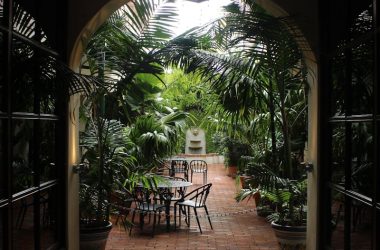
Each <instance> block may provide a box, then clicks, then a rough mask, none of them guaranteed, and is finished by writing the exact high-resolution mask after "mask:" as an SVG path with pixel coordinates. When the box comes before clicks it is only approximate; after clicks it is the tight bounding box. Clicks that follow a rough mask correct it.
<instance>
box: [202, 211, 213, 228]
mask: <svg viewBox="0 0 380 250" xmlns="http://www.w3.org/2000/svg"><path fill="white" fill-rule="evenodd" d="M204 208H205V211H206V215H207V219H208V222H210V227H211V229H212V230H214V229H213V228H212V224H211V219H210V215H209V214H208V210H207V207H206V206H204Z"/></svg>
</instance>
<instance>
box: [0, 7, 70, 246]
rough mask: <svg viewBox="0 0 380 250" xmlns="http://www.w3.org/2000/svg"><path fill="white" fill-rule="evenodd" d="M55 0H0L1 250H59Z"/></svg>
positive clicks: (58, 23) (61, 106) (60, 138)
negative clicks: (42, 0) (10, 7)
mask: <svg viewBox="0 0 380 250" xmlns="http://www.w3.org/2000/svg"><path fill="white" fill-rule="evenodd" d="M60 2H62V1H58V0H54V1H53V0H52V1H44V2H43V3H44V4H41V1H38V0H28V1H25V0H19V1H12V0H0V249H58V248H61V247H64V240H65V235H64V228H65V227H64V226H65V225H64V219H63V218H64V207H65V203H64V202H65V194H64V183H65V182H64V179H63V178H64V171H65V167H66V166H65V159H66V146H67V143H66V141H67V136H66V133H65V131H66V129H65V126H66V116H67V113H66V111H65V110H66V108H65V107H66V104H67V99H66V98H67V96H65V94H64V93H68V91H67V90H65V89H64V88H63V87H62V86H60V87H58V85H59V84H58V82H60V79H59V77H60V75H59V71H58V70H57V69H56V66H57V65H56V63H57V60H59V59H60V57H59V54H60V53H62V52H64V51H62V49H61V48H63V45H64V44H62V43H63V42H62V41H63V39H60V37H59V36H61V34H59V32H58V31H57V29H58V28H59V27H61V28H62V30H64V26H63V24H64V20H65V19H64V17H65V16H64V15H65V13H64V12H63V11H62V9H61V10H60V7H61V6H58V4H62V3H60ZM9 6H12V11H11V12H9V11H8V10H9ZM9 15H13V16H11V18H7V17H9ZM8 20H11V21H10V22H11V23H8ZM46 20H49V22H47V21H46ZM57 93H60V94H59V95H58V94H57Z"/></svg>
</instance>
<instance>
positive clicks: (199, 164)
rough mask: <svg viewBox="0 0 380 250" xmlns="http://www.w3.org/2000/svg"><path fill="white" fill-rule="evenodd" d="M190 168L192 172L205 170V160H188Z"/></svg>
mask: <svg viewBox="0 0 380 250" xmlns="http://www.w3.org/2000/svg"><path fill="white" fill-rule="evenodd" d="M190 169H191V171H193V172H205V171H207V162H205V161H204V160H192V161H191V162H190Z"/></svg>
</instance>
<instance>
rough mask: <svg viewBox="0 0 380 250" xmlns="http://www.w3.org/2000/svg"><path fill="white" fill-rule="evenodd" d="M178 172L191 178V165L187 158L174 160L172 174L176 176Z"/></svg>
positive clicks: (171, 168)
mask: <svg viewBox="0 0 380 250" xmlns="http://www.w3.org/2000/svg"><path fill="white" fill-rule="evenodd" d="M177 173H180V174H183V177H184V178H185V179H186V180H187V181H188V180H189V165H188V163H187V161H186V160H172V163H171V166H170V176H171V177H174V176H175V175H176V174H177Z"/></svg>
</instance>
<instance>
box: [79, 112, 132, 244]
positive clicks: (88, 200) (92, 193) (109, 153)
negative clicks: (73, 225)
mask: <svg viewBox="0 0 380 250" xmlns="http://www.w3.org/2000/svg"><path fill="white" fill-rule="evenodd" d="M125 129H126V128H125V127H124V126H123V125H122V124H121V123H120V122H118V121H116V120H107V119H103V118H101V117H97V119H90V121H89V122H88V123H87V128H86V130H85V131H84V132H83V133H82V134H81V137H80V138H81V143H80V146H81V148H82V161H81V162H82V167H81V169H80V172H79V174H80V219H81V221H80V238H81V241H80V245H81V249H104V247H105V244H106V241H107V237H108V233H109V232H110V230H111V228H112V223H111V222H110V221H109V218H110V212H111V202H110V200H111V194H112V192H113V190H116V189H119V187H117V186H118V184H119V183H121V182H122V179H124V178H125V176H126V172H127V171H130V170H131V169H130V168H129V167H130V166H132V163H133V157H131V156H130V155H129V154H128V153H127V150H128V145H129V144H130V142H129V141H128V140H127V139H126V138H127V137H126V136H125ZM120 178H122V179H120ZM118 180H120V182H118ZM94 239H95V240H94Z"/></svg>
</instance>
